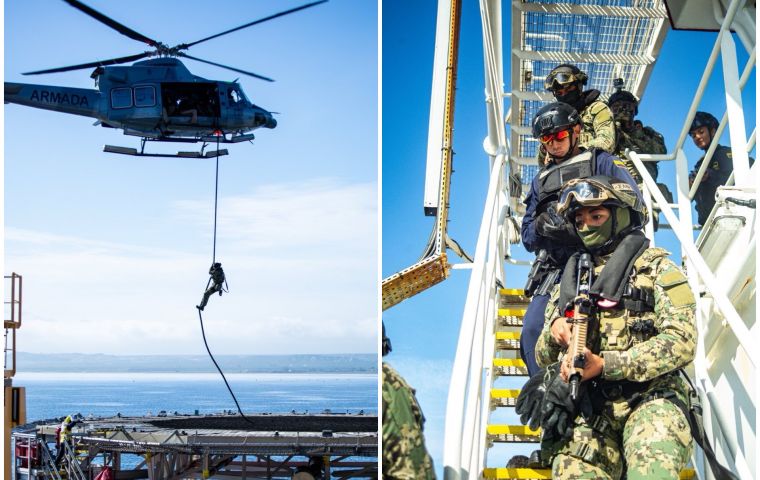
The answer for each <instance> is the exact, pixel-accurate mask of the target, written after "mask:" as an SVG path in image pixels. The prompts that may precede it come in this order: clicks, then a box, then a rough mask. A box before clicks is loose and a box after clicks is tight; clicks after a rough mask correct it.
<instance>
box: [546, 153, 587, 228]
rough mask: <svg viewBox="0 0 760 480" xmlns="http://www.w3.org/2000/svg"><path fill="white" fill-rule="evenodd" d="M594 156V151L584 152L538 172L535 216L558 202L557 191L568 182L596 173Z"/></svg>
mask: <svg viewBox="0 0 760 480" xmlns="http://www.w3.org/2000/svg"><path fill="white" fill-rule="evenodd" d="M596 155H597V154H596V149H592V150H586V151H585V152H582V153H579V154H578V155H576V156H574V157H573V158H571V159H569V160H565V161H564V162H562V163H560V164H558V165H557V164H555V165H552V166H551V167H548V168H545V169H544V170H542V171H541V172H539V174H538V205H537V207H536V215H538V214H540V213H542V212H543V211H545V210H546V207H547V206H548V204H549V203H551V202H556V201H557V200H559V191H560V189H561V188H562V185H564V184H565V183H566V182H567V181H568V180H572V179H574V178H587V177H592V176H593V175H594V172H596Z"/></svg>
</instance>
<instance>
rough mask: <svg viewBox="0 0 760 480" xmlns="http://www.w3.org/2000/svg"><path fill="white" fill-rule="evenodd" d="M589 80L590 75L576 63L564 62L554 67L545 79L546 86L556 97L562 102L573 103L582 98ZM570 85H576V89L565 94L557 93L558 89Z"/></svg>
mask: <svg viewBox="0 0 760 480" xmlns="http://www.w3.org/2000/svg"><path fill="white" fill-rule="evenodd" d="M587 82H588V75H586V74H585V73H584V72H582V71H581V69H580V68H578V67H576V66H575V65H570V64H568V63H563V64H562V65H558V66H556V67H554V69H553V70H552V71H551V72H549V75H547V76H546V79H545V80H544V88H546V90H548V91H550V92H552V94H554V97H555V98H556V99H557V100H559V101H560V102H565V103H569V104H571V105H575V104H577V102H578V101H579V100H580V98H581V93H582V92H583V86H584V85H586V83H587ZM568 85H575V89H574V90H572V91H570V92H567V93H565V94H564V95H557V90H559V89H561V88H565V87H567V86H568Z"/></svg>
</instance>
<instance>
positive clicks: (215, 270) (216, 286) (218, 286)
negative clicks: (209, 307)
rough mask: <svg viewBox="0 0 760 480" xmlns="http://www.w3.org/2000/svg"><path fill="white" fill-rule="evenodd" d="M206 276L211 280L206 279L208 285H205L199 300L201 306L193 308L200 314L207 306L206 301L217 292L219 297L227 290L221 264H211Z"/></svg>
mask: <svg viewBox="0 0 760 480" xmlns="http://www.w3.org/2000/svg"><path fill="white" fill-rule="evenodd" d="M208 274H209V275H211V278H209V279H208V283H207V284H206V291H205V292H203V299H202V300H201V304H200V305H196V306H195V308H197V309H198V310H200V311H201V312H202V311H203V309H204V308H206V304H208V299H209V297H211V295H213V294H215V293H216V292H219V296H221V295H222V293H223V292H226V291H228V290H229V287H228V286H227V279H226V278H225V277H224V270H222V264H221V263H219V262H216V263H213V264H212V265H211V268H209V270H208Z"/></svg>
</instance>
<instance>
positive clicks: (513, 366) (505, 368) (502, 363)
mask: <svg viewBox="0 0 760 480" xmlns="http://www.w3.org/2000/svg"><path fill="white" fill-rule="evenodd" d="M493 371H494V373H495V374H496V375H501V376H527V375H528V367H527V366H525V362H523V361H522V359H519V358H494V359H493Z"/></svg>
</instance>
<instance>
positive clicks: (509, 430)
mask: <svg viewBox="0 0 760 480" xmlns="http://www.w3.org/2000/svg"><path fill="white" fill-rule="evenodd" d="M486 433H487V434H488V439H489V440H490V441H492V442H507V443H531V442H533V443H535V442H538V441H539V439H540V437H539V435H540V430H531V429H530V428H528V427H527V426H525V425H488V428H487V429H486Z"/></svg>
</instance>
